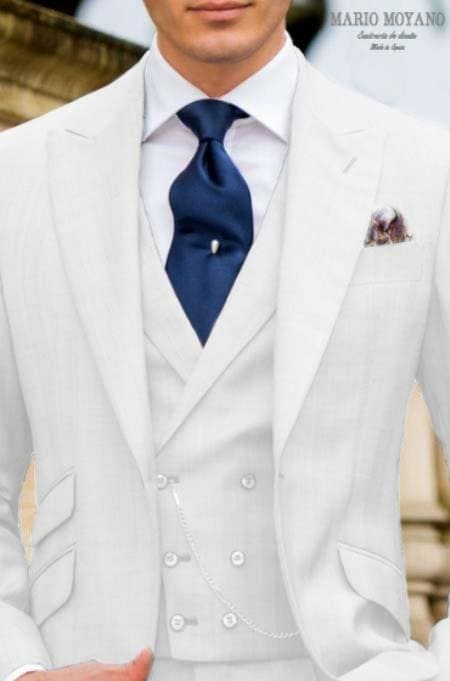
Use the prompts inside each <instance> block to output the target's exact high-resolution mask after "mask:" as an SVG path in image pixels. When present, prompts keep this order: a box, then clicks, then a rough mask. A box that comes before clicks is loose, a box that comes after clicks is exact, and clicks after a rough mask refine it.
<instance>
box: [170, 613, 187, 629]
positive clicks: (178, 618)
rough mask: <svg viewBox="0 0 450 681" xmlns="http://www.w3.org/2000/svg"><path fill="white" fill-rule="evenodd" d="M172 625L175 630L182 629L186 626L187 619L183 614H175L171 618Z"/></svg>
mask: <svg viewBox="0 0 450 681" xmlns="http://www.w3.org/2000/svg"><path fill="white" fill-rule="evenodd" d="M170 626H171V628H172V629H173V631H182V630H183V629H184V627H185V626H186V619H185V618H184V617H183V615H173V617H171V619H170Z"/></svg>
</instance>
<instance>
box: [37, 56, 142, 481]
mask: <svg viewBox="0 0 450 681" xmlns="http://www.w3.org/2000/svg"><path fill="white" fill-rule="evenodd" d="M143 63H144V62H143V60H141V61H140V62H139V63H138V64H137V65H136V66H135V67H133V68H132V69H131V70H130V71H128V72H127V73H126V74H125V76H122V78H121V79H119V80H118V81H116V82H115V83H113V84H112V85H110V86H109V87H108V88H106V89H105V90H104V91H103V93H104V94H103V97H102V98H100V97H99V95H98V94H96V95H94V96H97V97H98V99H97V112H96V116H97V119H96V121H98V120H100V121H102V120H105V118H106V119H107V120H108V123H107V124H106V125H104V126H103V128H102V129H101V130H100V131H99V132H96V133H95V134H94V136H91V135H89V134H88V135H86V128H87V127H92V125H93V120H92V115H91V116H89V119H90V120H86V127H85V128H84V129H83V122H82V123H81V125H80V122H79V121H78V122H77V124H76V127H75V128H74V129H62V130H54V131H52V132H51V133H50V134H49V138H48V161H49V177H50V192H51V201H52V207H53V217H54V227H55V230H56V235H57V239H58V242H59V246H60V251H61V256H62V259H63V262H64V266H65V271H66V274H67V278H68V281H69V285H70V287H71V290H72V293H73V296H74V300H75V304H76V307H77V309H78V312H79V315H80V318H81V321H82V323H83V326H84V329H85V332H86V336H87V338H88V342H89V343H90V346H91V349H92V352H93V355H94V357H95V360H96V362H97V365H98V368H99V370H100V373H101V376H102V379H103V382H104V385H105V388H106V391H107V393H108V395H109V398H110V400H111V403H112V406H113V408H114V410H115V413H116V416H117V418H118V421H119V423H120V425H121V427H122V430H123V433H124V435H125V437H126V440H127V442H128V444H129V446H130V449H131V451H132V453H133V454H134V456H135V458H136V461H137V464H138V467H139V469H140V471H141V474H142V476H143V478H144V480H146V479H147V476H148V473H149V467H150V466H151V465H152V456H151V451H150V447H151V443H152V438H151V431H150V407H149V400H148V392H147V384H146V370H145V361H144V346H143V343H144V341H143V324H142V307H141V287H140V271H139V254H138V187H139V185H138V182H139V179H138V178H139V161H140V142H141V129H142V117H143ZM103 107H104V108H103ZM88 110H89V107H88ZM91 114H92V112H91ZM86 118H87V117H86ZM96 121H94V124H95V123H96Z"/></svg>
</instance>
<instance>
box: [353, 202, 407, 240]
mask: <svg viewBox="0 0 450 681" xmlns="http://www.w3.org/2000/svg"><path fill="white" fill-rule="evenodd" d="M410 239H412V234H409V233H408V228H407V225H406V222H405V218H404V217H403V215H402V214H401V213H400V211H398V210H397V209H396V208H392V206H384V207H383V208H377V210H376V211H374V212H373V214H372V217H371V219H370V225H369V229H368V230H367V236H366V240H365V242H364V246H382V245H383V244H396V243H399V242H402V241H409V240H410Z"/></svg>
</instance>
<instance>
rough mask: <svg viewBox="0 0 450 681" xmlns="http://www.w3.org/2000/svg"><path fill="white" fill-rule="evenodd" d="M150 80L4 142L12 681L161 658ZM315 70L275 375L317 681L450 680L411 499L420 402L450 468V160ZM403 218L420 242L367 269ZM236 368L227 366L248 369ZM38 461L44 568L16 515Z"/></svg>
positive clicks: (284, 548) (4, 567)
mask: <svg viewBox="0 0 450 681" xmlns="http://www.w3.org/2000/svg"><path fill="white" fill-rule="evenodd" d="M147 57H148V54H146V55H144V57H143V58H142V60H140V62H139V63H138V64H137V65H136V66H134V67H133V68H132V69H130V70H129V71H128V72H127V73H126V74H124V75H123V76H122V77H121V78H119V79H118V80H117V81H115V82H114V83H112V84H111V85H109V86H107V87H105V88H103V89H101V90H99V91H97V92H95V93H92V94H90V95H88V96H86V97H84V98H82V99H81V100H79V101H77V102H74V103H72V104H69V105H66V106H64V107H62V108H61V109H59V110H58V111H56V112H52V113H50V114H47V115H46V116H43V117H40V118H38V119H36V120H34V121H31V122H30V123H27V124H25V125H22V126H19V127H18V128H16V129H13V130H11V131H7V132H5V133H2V134H1V135H0V174H1V177H2V182H1V184H0V275H1V281H2V303H1V304H2V307H1V311H0V375H1V376H2V381H1V382H0V407H1V408H0V434H1V437H0V447H1V449H0V479H1V481H2V486H1V490H0V528H1V531H0V678H5V677H6V676H7V675H8V674H9V673H10V672H12V671H14V670H15V669H18V668H19V667H20V666H21V665H24V664H29V663H31V662H36V663H42V664H43V666H61V665H67V664H72V663H76V662H79V661H84V660H86V659H92V658H95V659H100V660H102V659H104V660H109V661H111V662H116V661H117V662H120V661H125V660H128V659H131V658H132V657H133V656H134V655H135V654H136V653H137V651H138V650H139V649H140V648H141V647H144V646H145V645H154V642H155V637H156V632H157V615H158V611H159V598H160V581H161V565H160V559H161V556H160V555H159V550H160V536H159V526H158V522H157V508H158V504H157V494H158V490H157V486H156V473H157V466H156V461H155V456H156V454H155V450H154V440H153V433H152V420H151V410H150V405H149V394H148V381H147V377H146V365H145V348H144V334H143V320H142V305H141V288H140V287H141V281H140V271H139V269H140V268H139V249H138V199H139V191H138V178H139V167H140V151H141V141H142V134H143V130H142V120H143V111H144V71H145V63H146V59H147ZM297 58H298V65H299V74H300V75H299V79H298V85H297V88H296V92H295V97H294V102H293V108H292V124H291V135H290V147H289V152H288V157H287V173H288V174H287V191H286V205H285V207H284V210H285V214H284V225H283V244H282V250H281V257H280V265H279V280H278V288H277V307H276V309H277V314H276V329H275V340H274V358H273V360H274V371H273V405H272V406H273V424H272V425H273V483H274V505H273V522H274V528H275V534H276V545H277V555H278V557H279V560H280V566H281V570H282V574H283V578H284V580H285V584H286V591H287V594H288V597H289V603H290V605H291V608H292V611H293V614H294V616H295V620H296V623H297V625H298V627H299V629H300V631H301V634H302V638H303V641H304V643H305V646H306V647H307V649H308V653H309V655H310V656H311V659H312V661H313V665H314V673H315V675H316V677H317V681H336V679H340V680H342V681H380V679H383V681H405V679H407V680H408V681H432V680H433V681H436V680H437V679H438V680H439V681H441V680H442V681H444V680H445V679H446V677H448V675H449V671H450V670H449V657H448V652H447V651H448V641H449V640H450V626H449V620H448V619H447V618H444V619H443V620H441V622H439V623H438V624H437V625H435V626H434V627H433V630H432V636H431V645H430V648H429V649H428V650H427V649H426V648H425V647H423V646H420V645H419V644H418V643H415V642H414V641H412V640H411V639H410V634H409V627H408V603H407V599H406V580H405V574H404V565H403V557H402V540H401V524H400V517H399V503H398V502H399V499H398V477H397V476H398V456H399V450H400V443H401V437H402V430H403V425H404V416H405V411H406V405H407V401H408V397H409V394H410V389H411V386H412V384H413V382H414V380H415V379H417V380H418V381H419V382H420V384H421V386H422V387H423V390H424V393H425V397H426V399H427V402H428V405H429V407H430V411H431V414H432V418H433V422H434V425H435V428H436V432H437V434H438V437H439V438H440V440H441V442H442V444H443V448H444V451H445V452H446V453H447V456H448V452H450V436H449V433H450V424H449V419H448V409H447V402H448V400H447V397H448V386H449V385H450V368H449V367H450V359H449V356H448V348H449V347H450V298H449V291H450V281H449V275H448V273H449V272H450V262H449V254H450V242H449V239H450V202H449V193H448V192H449V189H448V178H449V169H450V137H449V133H448V131H446V130H445V129H443V128H440V127H438V126H433V125H431V124H425V123H423V122H417V121H416V120H414V119H413V118H409V117H407V116H405V115H403V114H400V113H398V112H396V111H394V110H392V109H389V108H387V107H384V106H382V105H380V104H378V103H376V102H373V101H372V100H370V99H367V98H364V97H362V96H360V95H358V94H356V93H353V92H351V91H350V90H346V89H344V88H342V87H341V86H339V85H337V84H336V83H333V82H331V81H329V80H328V79H326V78H325V77H323V76H322V75H321V74H320V73H319V72H318V71H317V70H315V69H314V68H313V67H312V66H311V65H310V64H309V63H308V62H307V61H306V60H305V59H304V57H303V55H302V54H301V53H300V52H297ZM130 102H133V103H134V104H133V106H130ZM430 178H432V181H430ZM383 206H395V207H396V208H397V209H398V210H399V211H401V212H402V214H403V215H404V216H405V220H406V222H407V224H408V227H409V230H410V232H411V233H412V235H413V239H412V240H411V241H408V242H404V243H396V244H388V245H385V246H373V247H365V246H364V241H365V237H366V232H367V228H368V225H369V222H370V217H371V215H372V213H373V211H375V210H376V209H378V208H381V207H383ZM257 243H258V239H257V240H256V241H255V245H257ZM248 322H249V324H251V319H249V320H248ZM248 331H249V329H248ZM219 345H220V353H218V355H215V357H214V361H215V363H217V362H218V363H220V364H222V365H223V363H224V362H225V363H226V361H227V357H230V353H233V352H235V351H236V348H235V347H234V346H233V347H231V346H229V344H226V345H225V344H224V345H221V344H219ZM233 367H234V362H233V361H231V362H230V364H229V367H228V369H229V370H230V371H231V372H232V371H233ZM242 381H245V377H243V376H242V375H236V376H235V384H236V391H238V390H239V389H240V386H241V384H242ZM214 384H215V381H214V383H213V385H214ZM213 385H211V386H210V388H208V389H211V388H213ZM196 396H198V391H195V393H193V394H190V395H189V394H187V395H186V396H185V401H184V406H183V409H180V411H178V410H177V414H176V418H174V420H173V422H172V423H171V426H170V428H169V429H168V430H166V432H165V437H166V438H168V440H167V441H168V442H169V441H171V439H172V438H175V437H176V436H177V432H178V429H179V426H180V425H181V422H182V420H183V419H185V418H186V417H187V416H188V415H189V414H190V413H191V411H192V412H193V411H194V409H195V408H196V407H198V406H199V404H200V403H199V402H197V401H196V399H195V398H196ZM233 418H235V419H236V424H235V425H236V428H237V429H238V428H239V419H241V418H242V414H240V413H236V414H233ZM244 422H245V421H243V423H244ZM207 425H208V424H205V425H204V427H207ZM31 451H34V453H35V458H36V484H37V488H36V495H37V515H36V523H37V528H38V530H39V531H38V532H37V534H36V535H35V536H36V539H35V540H34V546H33V561H32V564H31V566H30V568H28V567H27V565H26V562H25V559H24V552H23V547H22V545H21V542H20V536H19V531H18V528H17V506H18V496H19V492H20V489H21V485H22V481H23V477H24V474H25V471H26V468H27V466H28V463H29V459H30V453H31ZM62 486H63V488H64V489H65V490H66V491H67V494H64V495H61V494H60V492H61V489H62ZM61 497H63V498H64V502H62V501H61V502H60V503H58V502H57V500H58V499H60V498H61ZM344 556H345V558H344ZM49 584H51V589H50V588H49ZM398 587H400V591H399V588H398ZM399 594H400V595H399ZM67 632H70V635H68V634H67Z"/></svg>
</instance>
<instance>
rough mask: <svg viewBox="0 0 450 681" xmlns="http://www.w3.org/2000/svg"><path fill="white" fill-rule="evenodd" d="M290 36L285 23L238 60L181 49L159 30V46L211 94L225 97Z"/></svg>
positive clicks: (183, 73) (178, 68)
mask: <svg viewBox="0 0 450 681" xmlns="http://www.w3.org/2000/svg"><path fill="white" fill-rule="evenodd" d="M285 40H286V38H285V32H284V27H283V29H282V30H280V31H278V32H276V34H274V35H273V36H272V38H271V40H270V41H268V42H267V43H265V44H264V45H263V46H262V47H261V49H260V50H258V51H257V52H256V53H255V54H253V55H251V56H250V57H247V58H245V59H242V60H241V61H238V62H235V61H233V62H229V63H227V62H205V61H199V60H197V59H194V58H190V57H189V56H188V55H186V54H184V53H181V52H180V51H179V50H177V49H176V47H175V46H174V45H173V43H171V42H170V41H169V40H167V39H166V38H165V36H164V35H162V34H158V47H159V50H160V52H161V54H162V56H163V57H164V59H166V61H167V62H168V63H169V64H170V65H171V66H172V68H174V69H175V70H176V71H178V73H179V74H180V75H181V76H183V78H185V79H186V80H188V81H189V82H190V83H192V84H193V85H195V86H196V87H197V88H199V89H200V90H202V92H204V93H205V94H206V95H208V97H216V98H217V97H222V96H223V95H225V94H226V93H227V92H230V90H233V88H235V87H237V86H238V85H239V84H240V83H242V82H243V81H244V80H247V78H250V77H251V76H253V75H254V74H255V73H257V72H258V71H259V70H260V69H262V68H263V67H264V66H265V65H266V64H267V63H268V62H269V61H270V60H271V59H273V57H275V55H276V54H278V52H279V51H280V50H281V48H282V47H283V45H284V42H285Z"/></svg>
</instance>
